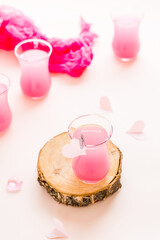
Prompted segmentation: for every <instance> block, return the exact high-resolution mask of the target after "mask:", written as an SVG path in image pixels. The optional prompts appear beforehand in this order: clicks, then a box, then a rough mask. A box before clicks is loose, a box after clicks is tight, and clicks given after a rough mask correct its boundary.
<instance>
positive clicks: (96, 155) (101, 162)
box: [72, 125, 110, 183]
mask: <svg viewBox="0 0 160 240" xmlns="http://www.w3.org/2000/svg"><path fill="white" fill-rule="evenodd" d="M81 135H83V138H84V143H85V146H86V145H87V147H86V155H82V156H79V157H76V158H74V159H73V162H72V167H73V171H74V173H75V175H76V176H77V177H78V178H79V179H80V180H81V181H83V182H85V183H96V182H99V181H101V180H102V179H103V178H104V177H105V176H106V174H107V173H108V171H109V168H110V161H109V156H108V152H107V147H106V140H107V139H108V133H107V132H106V130H105V129H104V128H102V127H100V126H98V125H86V126H82V127H80V128H78V129H77V130H76V131H75V132H74V135H73V137H74V138H77V139H79V138H80V137H81ZM103 142H105V143H103ZM102 143H103V144H102ZM98 144H100V145H98ZM89 145H91V146H89ZM95 145H97V146H95Z"/></svg>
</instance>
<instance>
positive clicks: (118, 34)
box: [112, 10, 142, 61]
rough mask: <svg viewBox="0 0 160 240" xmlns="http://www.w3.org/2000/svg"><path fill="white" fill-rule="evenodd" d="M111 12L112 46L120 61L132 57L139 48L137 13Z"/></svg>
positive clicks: (139, 19) (139, 20) (138, 20)
mask: <svg viewBox="0 0 160 240" xmlns="http://www.w3.org/2000/svg"><path fill="white" fill-rule="evenodd" d="M126 11H127V10H126ZM126 11H124V12H118V13H114V12H113V16H112V19H113V23H114V37H113V42H112V47H113V51H114V53H115V55H116V56H117V57H118V58H120V59H121V60H122V61H129V60H131V59H134V58H135V57H136V56H137V54H138V52H139V49H140V41H139V25H140V22H141V17H142V16H138V13H137V14H136V13H134V14H133V13H127V12H126Z"/></svg>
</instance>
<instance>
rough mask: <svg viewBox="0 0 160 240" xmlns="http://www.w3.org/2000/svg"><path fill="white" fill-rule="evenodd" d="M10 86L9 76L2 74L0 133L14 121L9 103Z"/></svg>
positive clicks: (0, 85)
mask: <svg viewBox="0 0 160 240" xmlns="http://www.w3.org/2000/svg"><path fill="white" fill-rule="evenodd" d="M9 86H10V81H9V78H8V77H7V76H5V75H4V74H0V133H2V132H4V131H5V130H6V129H7V128H8V127H9V126H10V124H11V121H12V112H11V109H10V107H9V104H8V89H9Z"/></svg>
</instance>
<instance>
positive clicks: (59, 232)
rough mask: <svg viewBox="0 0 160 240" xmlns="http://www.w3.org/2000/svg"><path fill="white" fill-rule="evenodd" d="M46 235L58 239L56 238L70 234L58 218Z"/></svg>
mask: <svg viewBox="0 0 160 240" xmlns="http://www.w3.org/2000/svg"><path fill="white" fill-rule="evenodd" d="M46 237H47V238H49V239H56V238H67V237H68V235H67V233H66V231H65V228H64V225H63V223H62V222H61V221H60V220H59V219H57V218H54V219H53V227H52V229H51V230H50V231H49V232H48V233H47V234H46Z"/></svg>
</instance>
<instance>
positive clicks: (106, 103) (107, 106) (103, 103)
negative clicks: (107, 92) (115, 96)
mask: <svg viewBox="0 0 160 240" xmlns="http://www.w3.org/2000/svg"><path fill="white" fill-rule="evenodd" d="M100 108H101V109H103V110H106V111H108V112H112V107H111V103H110V100H109V98H108V97H106V96H102V97H101V98H100Z"/></svg>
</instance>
